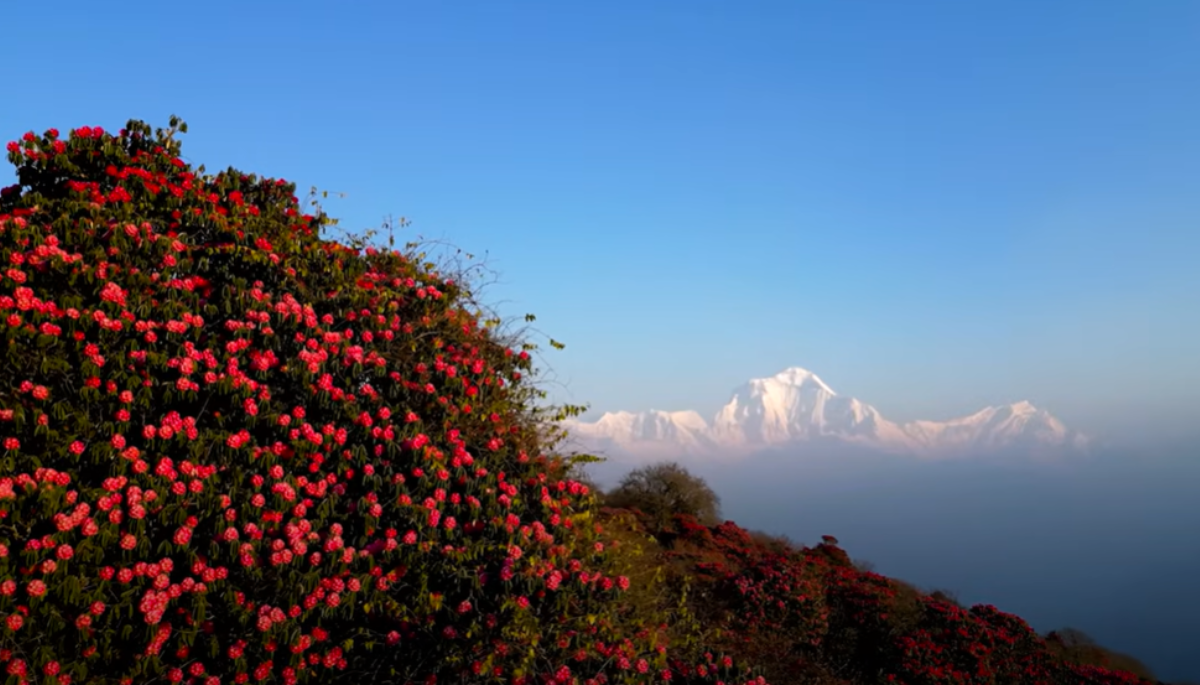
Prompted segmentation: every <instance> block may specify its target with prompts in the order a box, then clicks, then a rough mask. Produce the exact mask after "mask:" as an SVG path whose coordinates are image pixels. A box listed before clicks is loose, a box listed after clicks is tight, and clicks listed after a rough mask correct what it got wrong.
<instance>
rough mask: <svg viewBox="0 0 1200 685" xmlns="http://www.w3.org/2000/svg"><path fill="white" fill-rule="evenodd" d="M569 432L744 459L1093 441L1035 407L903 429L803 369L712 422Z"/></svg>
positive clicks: (941, 452)
mask: <svg viewBox="0 0 1200 685" xmlns="http://www.w3.org/2000/svg"><path fill="white" fill-rule="evenodd" d="M564 426H565V427H566V428H567V430H568V432H569V433H571V434H572V435H573V436H574V437H575V438H576V439H578V440H579V441H580V442H582V443H584V445H586V446H588V447H589V448H592V449H597V450H602V451H603V450H610V449H614V448H615V449H616V450H618V451H621V452H625V453H627V454H632V455H636V456H647V457H648V456H663V455H666V456H671V455H675V456H685V455H693V456H699V455H706V454H707V455H713V454H736V453H746V452H753V451H755V450H758V449H762V448H765V447H776V446H780V445H787V444H791V443H800V442H804V441H809V440H816V439H820V440H835V441H841V442H846V443H850V444H856V445H860V446H865V447H869V448H873V449H878V450H882V451H886V452H893V453H908V454H915V455H918V456H949V455H954V454H965V453H977V452H983V451H999V450H1005V449H1026V450H1034V449H1037V450H1045V449H1051V450H1079V449H1083V448H1085V447H1086V445H1087V438H1085V437H1084V436H1082V435H1080V434H1079V433H1077V432H1075V431H1072V430H1069V429H1067V428H1066V427H1065V426H1063V424H1062V423H1061V422H1060V421H1059V420H1058V419H1056V418H1055V417H1054V416H1052V415H1050V414H1049V413H1048V412H1046V411H1044V410H1041V409H1038V408H1036V407H1034V406H1033V405H1032V404H1030V403H1029V402H1017V403H1015V404H1011V405H1008V406H1000V407H988V408H987V409H983V410H982V411H979V412H976V413H974V414H971V415H970V416H964V417H961V418H956V419H951V420H949V421H940V422H939V421H913V422H910V423H905V424H902V425H901V424H896V423H894V422H892V421H889V420H888V419H886V418H884V417H883V415H882V414H880V413H879V411H878V410H877V409H875V408H874V407H872V406H871V405H869V404H866V403H865V402H861V401H859V400H857V399H854V398H852V397H845V396H842V395H838V394H837V393H836V392H834V391H833V389H832V388H831V387H829V385H828V384H826V383H825V382H824V381H823V380H821V378H820V377H818V376H817V375H816V374H814V373H812V372H811V371H808V370H806V369H802V368H799V367H793V368H788V369H784V370H783V371H781V372H780V373H778V374H775V375H774V376H771V377H769V378H757V379H753V380H751V381H749V382H747V383H746V384H744V385H742V386H741V387H739V388H737V389H735V390H734V392H733V395H732V397H731V398H730V400H729V402H727V403H726V404H725V406H723V407H721V409H720V410H718V411H717V413H716V415H715V416H714V417H713V418H712V420H711V421H706V420H705V419H704V418H703V417H701V416H700V415H699V414H698V413H696V412H694V411H679V412H666V411H657V410H652V411H647V412H640V413H632V412H614V413H608V414H604V415H603V416H601V417H600V419H599V420H597V421H595V422H583V421H576V420H570V421H567V422H565V423H564Z"/></svg>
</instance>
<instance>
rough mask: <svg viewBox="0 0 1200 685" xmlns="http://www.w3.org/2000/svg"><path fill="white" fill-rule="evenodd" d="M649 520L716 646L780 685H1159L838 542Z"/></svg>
mask: <svg viewBox="0 0 1200 685" xmlns="http://www.w3.org/2000/svg"><path fill="white" fill-rule="evenodd" d="M642 521H643V522H644V524H645V525H646V526H647V527H648V528H649V529H650V530H652V531H653V532H654V534H655V536H656V538H657V539H658V540H659V541H660V542H661V543H662V545H663V547H664V551H663V552H662V554H661V556H662V558H663V562H662V563H663V564H664V566H665V567H667V568H669V569H671V570H672V575H674V576H675V577H676V578H689V579H690V580H691V582H692V585H693V587H692V588H691V591H690V594H689V598H690V600H691V602H692V609H693V610H694V611H696V612H697V613H699V614H700V615H702V617H703V621H704V623H706V624H707V625H709V626H710V627H712V628H716V629H719V631H720V634H719V636H718V639H716V640H715V641H713V644H715V645H718V646H720V647H722V648H724V649H725V650H726V651H727V652H728V653H730V654H731V655H733V656H734V657H735V658H741V659H742V660H745V661H746V662H747V663H753V664H755V665H756V666H757V667H759V668H761V670H762V672H763V673H764V675H765V676H766V677H767V678H768V679H769V680H770V681H771V682H772V683H774V684H775V685H787V684H791V683H796V684H801V683H804V684H811V683H829V684H833V683H842V684H847V683H863V684H866V683H903V684H905V685H934V684H944V685H947V684H953V685H1002V684H1003V685H1145V684H1147V683H1150V682H1151V681H1148V680H1146V679H1144V678H1141V677H1139V676H1138V675H1135V674H1134V673H1130V672H1125V671H1120V670H1110V669H1106V668H1102V667H1098V666H1095V665H1085V664H1079V663H1076V662H1074V661H1072V660H1070V659H1065V658H1063V656H1062V649H1061V647H1062V645H1061V644H1059V643H1055V641H1054V640H1053V639H1051V640H1050V641H1047V640H1045V639H1043V638H1041V637H1039V636H1038V635H1037V634H1036V633H1034V631H1033V630H1032V629H1030V627H1029V626H1028V625H1027V624H1026V623H1025V622H1024V621H1022V620H1021V619H1019V618H1017V617H1016V616H1012V615H1010V614H1005V613H1003V612H1000V611H998V610H997V609H996V608H995V607H991V606H976V607H973V608H971V609H970V610H964V609H961V608H959V607H957V606H954V605H953V604H950V603H947V602H943V601H939V600H936V599H934V598H932V597H928V596H924V595H921V594H920V593H918V592H916V591H915V590H914V589H913V588H911V587H909V586H906V585H905V584H903V583H899V582H897V581H894V580H891V579H888V578H885V577H883V576H880V575H877V574H875V573H870V572H864V571H861V570H858V569H856V568H855V567H854V564H853V563H852V562H851V560H850V558H849V556H847V555H846V553H845V552H844V551H843V550H842V549H840V548H839V547H838V546H837V540H836V539H834V538H832V537H828V536H826V538H825V539H824V541H823V542H822V543H821V544H818V545H816V546H815V547H796V548H793V549H790V550H787V549H780V546H779V545H777V544H772V542H771V541H770V540H766V539H763V538H761V537H759V538H757V539H756V538H755V537H753V536H752V535H751V534H749V533H748V532H747V531H745V530H743V529H741V528H739V527H738V526H736V525H734V524H733V523H724V524H722V525H719V526H711V527H710V526H704V525H700V524H699V523H697V522H696V521H695V520H694V519H692V518H690V517H688V516H677V517H676V518H675V520H674V522H673V523H672V524H671V525H669V526H667V527H665V528H660V529H653V528H652V526H653V519H652V518H651V517H648V516H645V517H643V518H642ZM1059 642H1061V641H1059Z"/></svg>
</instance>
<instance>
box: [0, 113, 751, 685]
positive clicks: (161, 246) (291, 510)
mask: <svg viewBox="0 0 1200 685" xmlns="http://www.w3.org/2000/svg"><path fill="white" fill-rule="evenodd" d="M172 127H173V129H174V130H172V131H169V132H164V131H162V130H158V131H152V130H151V129H150V128H149V127H148V126H146V125H145V124H142V123H140V122H130V123H129V124H128V125H127V127H126V128H125V129H123V130H121V131H119V132H117V133H115V134H113V133H109V132H107V131H104V130H102V129H100V128H98V127H97V128H88V127H84V128H79V129H76V130H74V131H71V132H70V134H69V136H68V137H67V138H66V139H65V140H64V139H63V138H62V137H61V136H60V134H59V132H58V131H55V130H53V129H52V130H49V131H46V132H45V133H44V134H42V135H40V136H38V135H34V134H32V133H30V134H26V135H25V136H24V137H23V138H22V139H21V140H20V141H15V142H13V143H9V145H8V146H7V150H8V156H9V160H10V161H11V162H12V163H13V165H14V166H15V167H16V173H17V184H16V185H13V186H10V187H8V188H4V189H3V190H0V262H2V265H0V336H2V340H3V345H4V349H3V351H2V352H0V364H2V365H3V368H0V620H2V624H0V673H3V674H5V675H6V676H7V682H9V683H14V684H15V683H21V684H24V683H33V682H43V683H58V684H59V685H67V684H69V683H73V682H74V683H84V682H103V683H129V684H133V683H137V684H142V683H157V682H170V683H181V682H182V683H192V684H200V683H203V684H204V685H217V684H218V683H248V682H282V683H288V684H291V683H300V682H322V683H325V682H343V681H345V682H351V681H354V682H360V683H361V682H380V683H382V682H389V683H418V682H420V683H436V682H438V681H439V680H440V681H442V682H450V681H453V682H480V683H482V682H496V683H500V682H504V683H514V684H518V685H521V684H531V683H533V682H541V683H550V682H553V683H563V684H565V683H641V682H651V681H660V680H674V681H675V682H682V683H724V682H730V683H733V682H746V681H747V680H748V679H749V676H748V675H747V674H746V671H745V670H744V669H742V668H738V667H735V665H734V663H733V662H732V661H731V660H729V659H722V658H720V657H714V656H713V655H712V654H711V653H710V654H707V655H706V656H699V655H697V656H695V658H692V657H691V656H688V657H686V658H685V657H684V656H681V654H682V653H674V652H671V651H670V650H668V649H667V648H665V647H664V646H663V645H662V644H661V640H660V639H659V638H660V637H661V630H660V626H658V625H652V624H650V623H647V624H646V625H628V624H626V623H625V622H624V621H618V620H616V619H615V617H617V616H618V615H620V616H622V617H627V616H628V614H618V608H619V606H620V603H621V596H622V593H623V591H624V590H626V589H627V588H629V581H628V579H627V578H625V577H623V576H622V575H621V573H620V569H619V563H618V560H617V558H616V557H614V556H613V555H612V554H610V551H611V548H606V546H605V537H604V535H605V532H604V530H603V529H602V527H601V526H600V525H599V524H598V523H597V521H596V520H595V519H594V518H592V514H593V513H594V507H593V506H592V505H591V502H592V500H591V498H590V495H589V493H588V491H587V488H586V487H585V486H583V485H581V484H580V483H578V482H576V481H574V480H571V479H570V478H568V477H567V475H566V474H567V470H566V469H565V467H564V465H563V464H562V462H561V460H559V459H558V458H556V457H553V456H547V454H548V453H549V450H550V449H551V448H552V447H553V445H552V444H550V442H549V441H548V440H547V438H546V437H545V435H546V432H545V431H544V430H543V425H542V423H543V422H542V419H541V417H542V416H543V415H542V414H540V413H538V411H535V408H534V404H533V403H534V399H535V398H536V397H538V395H537V393H536V391H535V390H533V389H532V387H531V386H530V383H529V381H528V380H527V377H528V376H529V374H530V370H531V363H532V362H531V360H530V357H529V354H528V353H527V351H525V349H514V346H513V345H511V344H506V343H505V342H504V341H502V340H500V339H499V338H498V337H497V334H495V333H494V332H493V331H492V329H491V328H489V327H488V326H486V325H483V324H482V323H481V322H480V321H479V320H478V315H477V314H474V313H472V309H471V307H470V306H469V304H468V303H469V302H470V294H469V292H468V290H467V288H466V286H464V285H463V284H461V283H458V282H456V281H454V280H453V279H447V278H443V277H441V276H439V275H438V274H437V273H436V272H434V271H432V270H431V269H430V268H429V267H426V266H422V265H421V264H420V263H419V262H418V261H417V260H415V259H413V258H411V256H410V255H406V254H403V253H399V252H395V251H391V250H376V249H373V248H366V246H365V244H352V245H344V244H340V243H337V242H333V241H330V240H325V239H322V238H321V237H320V234H321V229H322V227H324V226H326V225H327V223H328V219H327V218H326V217H325V216H324V215H323V214H321V213H320V212H319V211H317V212H316V213H314V214H308V213H305V212H303V211H302V210H301V206H300V203H299V201H298V199H297V198H296V197H295V195H294V192H295V188H294V186H292V185H291V184H288V183H285V182H284V181H282V180H270V179H262V178H258V177H255V176H252V175H247V174H243V173H240V172H237V171H234V170H229V171H227V172H223V173H220V174H216V175H212V176H210V175H205V174H204V173H203V170H202V169H201V170H196V169H193V168H192V167H191V166H190V165H189V164H187V163H185V162H184V161H182V160H181V159H180V156H179V155H180V152H179V143H178V141H175V140H174V139H173V138H172V135H173V134H174V133H175V132H176V130H180V131H181V130H184V129H183V128H181V127H177V124H176V122H172ZM364 248H366V249H364ZM518 347H519V346H518ZM754 682H762V681H761V679H758V680H756V681H754Z"/></svg>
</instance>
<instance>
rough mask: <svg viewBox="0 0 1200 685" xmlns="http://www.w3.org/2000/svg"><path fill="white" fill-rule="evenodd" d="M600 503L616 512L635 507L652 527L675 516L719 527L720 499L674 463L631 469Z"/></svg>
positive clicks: (706, 485)
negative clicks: (649, 520) (684, 515)
mask: <svg viewBox="0 0 1200 685" xmlns="http://www.w3.org/2000/svg"><path fill="white" fill-rule="evenodd" d="M604 502H605V504H607V505H608V506H609V507H612V508H617V509H620V508H633V507H636V508H637V509H638V510H639V511H640V512H641V513H642V514H644V515H646V516H649V517H650V518H651V520H653V521H654V523H655V525H656V526H662V525H664V524H666V523H667V522H669V521H670V520H671V518H672V517H673V516H674V515H676V514H687V515H688V516H691V517H692V518H694V519H696V520H697V521H699V522H701V523H704V524H708V525H712V524H716V523H720V516H721V498H720V497H718V496H717V493H716V492H714V491H713V489H712V488H711V487H709V485H708V483H705V482H704V479H703V478H700V477H698V476H695V475H692V474H691V473H689V472H688V470H687V469H685V468H683V466H681V465H680V464H679V463H678V462H663V463H660V464H648V465H646V466H642V467H640V468H636V469H633V470H632V471H630V472H629V473H627V474H625V476H624V477H623V478H622V479H621V482H620V483H619V484H618V485H617V487H615V488H613V489H612V490H611V491H609V492H606V493H605V494H604Z"/></svg>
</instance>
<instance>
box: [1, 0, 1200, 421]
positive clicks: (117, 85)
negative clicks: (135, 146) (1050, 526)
mask: <svg viewBox="0 0 1200 685" xmlns="http://www.w3.org/2000/svg"><path fill="white" fill-rule="evenodd" d="M54 5H55V11H54V12H47V11H46V10H45V9H44V8H42V7H41V6H40V5H39V3H29V2H18V3H12V6H11V7H8V8H6V10H5V18H4V25H5V27H6V29H5V31H4V32H3V33H4V38H3V41H0V59H2V61H3V63H4V64H6V65H8V66H9V67H10V70H9V78H8V79H7V81H6V86H5V87H4V95H3V96H2V97H0V102H2V104H0V135H2V136H3V137H4V139H6V140H7V139H12V138H16V137H17V136H19V135H20V134H21V133H22V132H24V131H26V130H29V129H37V130H39V131H41V130H44V129H45V128H47V127H50V126H57V127H60V128H69V127H75V126H80V125H85V124H88V125H102V126H105V127H107V128H112V129H116V128H118V127H120V126H121V125H122V124H123V123H124V122H125V121H126V120H127V119H128V118H142V119H145V120H147V121H150V122H151V123H153V124H156V125H165V123H166V120H167V117H168V116H169V115H170V114H172V113H175V114H179V115H180V116H182V117H183V118H184V119H185V120H186V121H187V122H188V123H189V125H190V127H191V133H189V134H188V135H187V136H186V137H185V138H184V146H185V147H184V151H185V154H186V156H188V157H189V158H190V159H192V160H193V161H195V162H202V163H205V164H206V165H207V166H208V167H209V169H210V170H216V169H220V168H223V167H225V166H227V165H233V166H236V167H238V168H240V169H243V170H246V171H253V172H258V173H264V174H268V175H272V176H282V177H284V178H287V179H289V180H295V181H297V182H298V183H300V185H301V187H302V188H307V187H309V186H312V185H316V186H319V187H320V188H322V189H326V190H330V191H340V192H345V193H347V194H348V196H347V197H346V198H345V199H344V200H337V201H331V202H329V203H328V205H327V208H328V209H329V211H330V212H331V213H333V214H334V215H336V216H339V217H342V218H343V220H344V223H345V224H347V225H348V227H350V228H355V229H365V228H368V227H372V226H377V225H378V224H379V223H380V221H381V220H382V219H383V218H384V217H385V216H387V215H395V216H406V217H408V218H410V219H412V220H413V222H414V224H413V226H412V228H411V229H410V232H411V234H414V235H415V234H417V233H420V234H423V235H425V236H428V237H434V238H443V239H446V240H449V241H451V242H453V243H454V244H456V245H458V246H460V247H462V248H464V249H466V250H468V251H473V252H476V253H486V254H487V260H488V263H489V265H490V266H491V267H493V268H495V269H497V270H498V271H499V274H500V279H501V280H500V282H499V283H497V284H495V285H494V286H492V287H491V288H490V290H489V291H488V299H489V301H491V302H493V303H496V304H498V305H499V307H500V310H501V312H502V313H505V314H507V315H511V316H519V315H521V314H524V313H525V312H534V313H536V314H537V315H538V317H539V321H538V325H539V326H541V327H542V328H543V329H544V330H545V331H546V332H547V333H549V334H551V335H553V336H554V337H556V338H558V339H561V340H563V341H564V342H566V343H567V349H566V351H564V352H558V353H553V354H550V355H548V358H547V361H548V363H549V364H550V365H551V366H552V367H553V369H554V371H555V373H556V377H557V379H558V381H560V382H561V383H562V384H563V385H562V386H561V387H558V386H551V389H552V390H553V391H554V393H555V396H556V397H557V398H561V399H570V400H571V401H575V402H590V403H591V404H592V405H593V406H594V407H595V409H597V410H611V409H632V410H640V409H647V408H652V407H653V408H662V409H676V408H695V409H698V410H701V411H703V412H706V413H707V412H710V411H712V410H714V409H715V408H716V407H717V405H719V404H721V403H723V402H724V401H725V400H726V399H727V396H728V392H729V391H730V390H731V389H732V388H733V387H734V386H735V385H737V384H739V383H740V382H742V381H744V380H746V379H748V378H751V377H756V376H764V375H769V374H772V373H774V372H776V371H778V370H780V369H782V368H784V367H787V366H794V365H795V366H804V367H807V368H810V369H812V370H814V371H816V372H817V373H819V374H820V375H821V376H822V377H823V378H824V379H825V380H826V381H827V382H829V383H830V385H832V386H833V388H834V389H835V390H837V391H839V392H843V393H847V394H852V395H854V396H857V397H860V398H861V399H863V400H866V401H868V402H871V403H873V404H875V405H876V406H877V407H879V408H880V410H882V411H883V412H884V413H885V414H886V415H889V416H890V417H892V418H896V419H910V418H917V417H922V418H946V417H949V416H952V415H956V414H962V413H966V412H970V411H974V410H975V409H977V408H979V407H981V406H982V405H985V404H991V403H1001V402H1010V401H1015V400H1018V399H1030V400H1031V401H1033V402H1034V403H1035V404H1039V405H1042V406H1044V407H1046V408H1048V409H1050V410H1051V411H1052V412H1053V413H1055V414H1057V415H1059V416H1060V417H1062V418H1064V419H1065V420H1067V421H1068V422H1069V423H1071V424H1074V425H1075V426H1077V427H1080V428H1083V429H1085V430H1092V431H1101V430H1103V429H1111V430H1120V429H1133V428H1139V427H1140V428H1147V427H1155V426H1158V425H1159V424H1157V423H1154V422H1155V421H1160V422H1162V423H1163V424H1164V425H1165V424H1167V423H1173V424H1175V425H1177V426H1178V425H1183V424H1185V423H1187V422H1190V424H1191V425H1200V223H1198V219H1200V3H1197V2H1194V1H1192V0H1155V1H1154V2H1121V1H1117V0H1110V1H1099V0H1080V1H1077V2H1070V1H1067V0H1058V1H1056V2H1045V1H1044V0H1030V1H1026V2H971V3H963V2H957V1H955V2H951V1H947V2H924V1H921V2H895V1H894V0H881V1H879V2H853V1H850V0H839V1H838V2H817V1H815V0H814V1H808V2H805V1H801V0H779V1H774V2H772V1H766V0H760V1H757V2H730V1H727V0H721V1H714V0H687V1H686V2H683V1H678V2H676V1H668V0H663V1H660V2H651V3H647V2H635V1H631V0H630V1H615V0H609V1H606V2H574V3H562V2H549V1H546V2H536V3H535V2H518V1H516V0H503V1H499V2H497V1H487V2H484V1H479V0H476V1H462V2H454V3H431V2H422V3H418V2H382V1H380V2H362V1H355V0H345V1H342V2H314V1H308V2H260V1H258V0H256V1H255V2H247V1H245V0H241V1H239V2H232V1H209V2H204V3H158V2H148V1H146V0H138V1H130V2H123V3H104V2H87V3H84V2H82V0H76V1H75V2H71V1H67V2H58V3H54ZM72 5H75V6H74V7H72ZM10 178H11V174H10V173H9V171H8V170H7V167H6V168H5V171H4V172H3V176H0V182H3V183H8V182H10ZM568 391H569V392H568Z"/></svg>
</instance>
